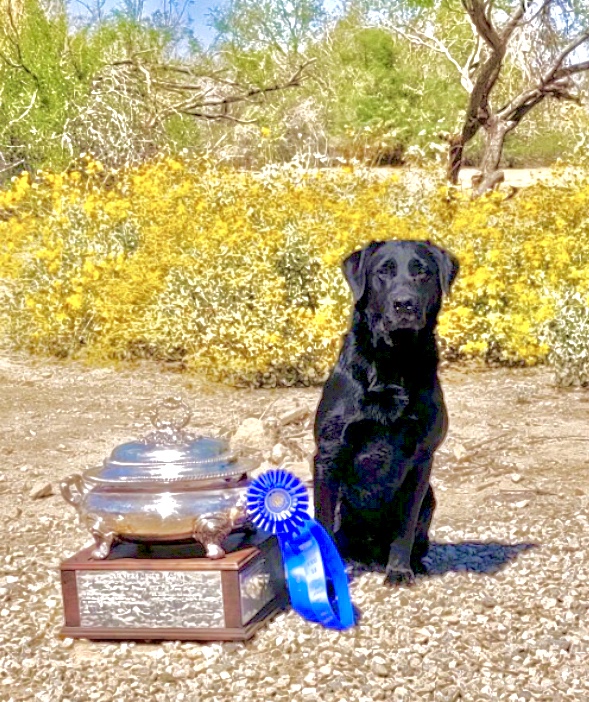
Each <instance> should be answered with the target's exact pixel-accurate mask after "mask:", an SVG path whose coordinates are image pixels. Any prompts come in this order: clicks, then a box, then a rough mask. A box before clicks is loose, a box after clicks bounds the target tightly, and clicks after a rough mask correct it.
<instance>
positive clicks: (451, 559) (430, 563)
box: [348, 541, 540, 578]
mask: <svg viewBox="0 0 589 702" xmlns="http://www.w3.org/2000/svg"><path fill="white" fill-rule="evenodd" d="M539 545H540V544H534V543H519V544H502V543H499V542H496V541H461V542H460V543H456V544H438V543H432V544H431V545H430V548H429V551H428V553H427V556H426V557H425V558H424V559H423V562H424V565H425V566H426V567H427V573H424V574H419V575H418V578H424V577H425V578H427V577H432V576H436V575H444V573H450V572H455V573H461V572H462V573H481V574H486V575H494V574H495V573H498V572H499V571H500V570H501V569H502V568H503V567H505V566H506V565H507V564H508V563H510V562H512V561H515V560H516V558H517V557H518V556H519V555H520V554H521V553H525V552H526V551H529V550H530V549H533V548H538V546H539ZM348 565H349V571H348V572H349V573H350V575H351V577H352V578H354V577H356V576H358V575H361V574H362V573H366V572H368V571H372V572H377V573H380V572H382V573H384V572H385V568H384V566H382V565H377V564H372V565H370V566H367V565H364V564H361V563H357V562H355V561H348Z"/></svg>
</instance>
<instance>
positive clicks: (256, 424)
mask: <svg viewBox="0 0 589 702" xmlns="http://www.w3.org/2000/svg"><path fill="white" fill-rule="evenodd" d="M272 439H273V437H272V435H271V434H270V433H269V432H268V430H267V429H266V427H265V426H264V422H262V420H261V419H256V418H255V417H248V418H247V419H244V421H243V422H242V423H241V424H240V425H239V426H238V427H237V429H236V431H235V434H233V436H232V437H231V439H230V440H229V443H230V445H231V448H232V449H234V450H237V451H241V450H244V449H245V450H246V451H251V452H255V453H266V452H269V451H271V450H272V445H273V443H274V442H273V440H272Z"/></svg>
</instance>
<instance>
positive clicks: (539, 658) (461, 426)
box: [0, 355, 589, 702]
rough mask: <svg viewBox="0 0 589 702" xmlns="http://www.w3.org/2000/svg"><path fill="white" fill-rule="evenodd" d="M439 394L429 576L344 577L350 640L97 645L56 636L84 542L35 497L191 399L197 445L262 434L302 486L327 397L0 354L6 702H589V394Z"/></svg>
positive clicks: (457, 384)
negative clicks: (161, 408) (252, 427)
mask: <svg viewBox="0 0 589 702" xmlns="http://www.w3.org/2000/svg"><path fill="white" fill-rule="evenodd" d="M443 381H444V387H445V392H446V398H447V403H448V406H449V411H450V418H451V430H450V434H449V437H448V439H447V441H446V443H445V444H444V446H443V447H442V449H441V450H440V451H439V453H438V459H437V464H436V467H435V489H436V492H437V496H438V502H439V508H438V510H437V512H436V515H435V518H434V524H433V540H434V545H433V548H432V550H431V552H430V554H429V556H428V561H429V566H430V573H429V574H428V576H425V577H422V578H420V579H419V580H418V582H417V583H416V584H415V585H414V586H413V587H411V588H399V589H393V590H391V589H387V588H385V587H384V586H383V584H382V580H383V574H382V573H376V572H367V571H362V570H360V569H359V568H354V567H351V575H352V584H351V592H352V597H353V600H354V603H355V604H356V606H357V607H358V608H359V610H360V612H361V621H360V622H359V624H358V625H357V626H356V627H354V628H353V629H351V630H349V631H347V632H344V633H338V632H333V631H328V630H325V629H322V628H320V627H319V626H317V625H314V624H309V623H307V622H305V621H303V620H302V619H301V618H300V617H298V616H297V615H296V614H295V613H294V612H292V611H288V612H285V613H283V614H280V615H279V616H278V617H276V618H275V619H274V620H273V621H272V622H270V623H269V624H268V625H267V626H266V627H265V628H263V629H262V630H261V631H260V632H259V633H258V634H257V635H256V637H255V638H254V639H253V640H252V641H251V642H249V643H247V644H227V643H225V644H218V643H214V644H191V643H162V644H157V643H93V642H89V641H83V640H81V641H73V640H71V639H65V640H62V639H60V638H59V636H58V632H59V629H60V627H61V625H62V605H61V594H60V589H59V580H58V566H59V562H60V560H61V559H62V558H64V557H66V556H69V555H71V554H73V553H74V552H75V551H77V550H78V549H79V548H80V547H81V546H82V545H84V544H85V543H86V542H87V541H88V534H87V533H85V532H84V531H82V530H81V529H80V528H79V527H78V525H77V523H76V518H75V515H74V513H73V510H72V509H71V508H70V507H69V506H68V505H66V504H65V503H64V502H63V500H62V498H61V497H60V496H59V495H58V494H54V495H50V496H46V497H39V498H37V499H34V498H32V497H31V493H32V491H33V492H34V491H35V490H36V491H37V493H39V494H42V493H43V490H42V488H44V487H45V485H46V484H47V483H51V485H52V487H53V490H54V491H55V492H57V491H58V490H57V484H58V482H59V480H60V479H61V478H63V477H64V476H65V475H68V474H69V473H72V472H76V471H79V470H81V469H83V468H85V467H86V466H89V465H94V464H96V463H98V462H99V461H100V460H101V459H102V458H103V457H104V456H105V455H106V454H107V453H108V452H109V451H110V449H111V448H112V447H113V446H114V445H115V444H117V443H119V442H121V441H123V440H129V439H131V438H134V437H136V436H140V435H142V434H144V433H145V432H146V429H147V425H146V420H145V416H146V408H147V405H148V404H150V403H151V402H152V401H154V400H156V399H157V398H162V397H165V396H167V395H169V394H172V393H177V392H179V391H181V392H182V393H183V394H184V396H185V397H186V398H187V400H188V401H189V402H190V404H191V405H193V406H195V407H196V408H197V409H196V410H195V413H194V420H193V424H192V426H193V428H195V429H197V430H199V431H201V432H203V433H218V432H220V431H221V432H225V433H226V432H230V431H233V430H235V429H236V428H237V427H238V425H239V424H240V423H241V422H242V421H243V420H244V419H246V418H248V417H257V418H259V417H262V418H263V419H264V421H265V426H266V427H269V429H268V432H269V436H268V440H269V442H270V444H276V443H279V444H281V446H282V447H283V448H282V449H280V450H277V451H275V454H276V455H279V456H280V455H284V454H285V455H286V460H289V461H291V462H294V463H295V465H296V466H297V467H298V469H299V470H301V471H303V472H304V469H305V463H304V461H305V460H306V459H307V457H308V454H309V453H310V452H311V451H312V440H311V434H310V432H311V429H310V424H311V420H312V412H313V410H314V407H315V404H316V402H317V400H318V397H319V390H318V389H293V390H283V391H282V390H281V391H244V390H232V389H228V388H223V387H218V386H214V385H210V384H206V383H202V382H200V381H198V380H195V379H194V378H191V377H188V376H186V375H182V374H178V373H171V372H165V369H161V368H157V367H154V366H150V365H140V366H136V367H133V368H130V367H125V368H120V369H109V368H98V369H96V368H94V369H90V368H86V367H84V366H82V365H79V364H73V363H67V364H60V363H54V362H46V361H44V362H40V361H38V360H37V361H35V360H31V359H28V358H27V357H24V356H22V357H15V356H8V355H5V356H3V357H2V356H0V455H1V456H2V458H3V462H2V466H0V525H1V528H2V532H3V538H2V542H1V544H0V564H1V565H0V617H1V620H0V621H1V630H0V644H1V648H0V700H3V701H4V700H6V701H15V702H16V701H17V700H18V701H21V700H40V701H42V702H58V701H60V702H65V701H66V700H70V701H72V702H73V701H80V702H87V701H88V700H104V701H107V700H109V701H110V700H117V701H119V700H121V701H126V700H149V701H151V700H155V701H158V702H159V701H162V702H163V701H167V700H170V701H172V700H174V701H176V700H178V701H179V702H180V701H182V700H184V701H186V702H198V701H199V700H207V701H209V700H210V701H211V702H213V701H215V700H219V701H225V700H227V701H228V700H236V701H237V702H239V701H241V700H243V701H245V700H248V701H252V700H263V701H264V702H265V701H267V700H288V701H289V702H291V701H293V700H294V701H295V702H298V701H299V700H301V701H304V702H307V701H308V702H311V701H313V700H321V701H326V702H330V701H332V700H333V701H334V702H335V701H342V702H348V701H351V700H361V701H365V702H368V701H370V700H407V701H411V702H412V701H413V700H433V701H439V702H442V701H449V700H472V702H478V701H482V700H510V701H513V702H518V701H519V700H547V701H548V700H550V701H554V702H556V701H558V700H579V701H581V700H583V701H586V700H588V699H589V675H588V673H589V625H588V623H587V617H586V610H587V608H588V607H589V561H588V556H587V553H589V531H588V528H587V526H588V525H587V504H588V494H589V457H588V456H587V441H588V440H589V432H587V410H588V409H589V404H588V402H589V393H588V392H587V391H571V390H569V391H557V390H556V389H554V388H552V387H551V386H550V377H549V375H548V374H547V373H546V372H545V371H543V370H514V371H508V370H493V371H481V370H477V369H475V368H471V369H464V368H462V369H460V368H450V369H446V370H445V371H444V373H443ZM305 407H308V408H309V414H308V416H305V412H304V411H302V412H298V415H297V413H296V412H294V413H293V415H292V416H293V417H296V418H295V419H294V420H293V421H292V422H290V423H287V424H285V425H281V423H280V418H281V417H282V416H285V415H286V414H288V413H289V412H292V410H293V409H297V408H298V409H300V408H303V409H304V408H305Z"/></svg>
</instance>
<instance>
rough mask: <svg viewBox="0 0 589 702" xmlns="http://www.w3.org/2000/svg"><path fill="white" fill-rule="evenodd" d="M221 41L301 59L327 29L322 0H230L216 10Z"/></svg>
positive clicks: (235, 45)
mask: <svg viewBox="0 0 589 702" xmlns="http://www.w3.org/2000/svg"><path fill="white" fill-rule="evenodd" d="M212 17H213V26H214V27H215V29H216V30H217V32H218V33H219V38H220V40H221V42H222V43H223V44H225V45H230V46H232V47H233V48H234V49H240V50H242V51H257V50H260V49H262V50H264V51H267V50H270V51H271V52H272V53H273V54H275V55H276V56H280V57H281V58H282V59H289V58H293V57H294V58H295V60H299V59H300V56H301V55H302V54H304V52H305V49H306V48H307V47H308V45H309V43H310V42H311V41H313V39H315V38H316V37H317V36H318V34H319V33H320V32H321V31H322V29H323V20H324V18H325V13H324V10H323V2H322V0H229V3H228V4H227V5H225V6H221V7H220V8H218V9H217V10H215V11H213V12H212Z"/></svg>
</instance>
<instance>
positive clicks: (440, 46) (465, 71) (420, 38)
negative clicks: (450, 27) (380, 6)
mask: <svg viewBox="0 0 589 702" xmlns="http://www.w3.org/2000/svg"><path fill="white" fill-rule="evenodd" d="M390 29H391V30H392V31H393V32H395V33H396V34H398V35H399V36H401V37H403V38H404V39H406V40H407V41H409V42H411V43H412V44H416V45H418V46H423V47H425V48H427V49H429V50H430V51H435V52H436V53H438V54H442V55H443V56H445V57H446V58H447V59H448V61H449V62H450V63H451V64H452V65H453V66H454V68H455V69H456V70H457V71H458V73H459V75H460V83H461V84H462V87H463V88H464V89H465V90H466V92H468V93H470V92H471V91H472V80H471V78H470V68H469V67H470V65H472V64H471V60H470V58H469V60H468V61H467V63H466V64H465V65H464V66H461V65H460V63H459V62H458V61H457V60H456V59H455V58H454V57H453V56H452V54H451V53H450V49H449V48H448V47H447V46H446V45H445V44H444V43H443V42H442V41H440V40H439V39H437V38H436V37H434V36H431V35H430V34H425V33H424V32H420V31H419V30H417V29H414V30H413V32H408V31H404V30H402V29H401V28H400V27H396V26H394V25H391V27H390Z"/></svg>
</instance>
